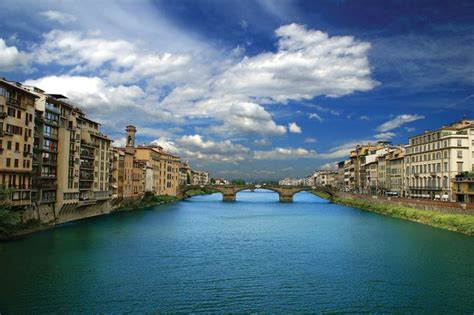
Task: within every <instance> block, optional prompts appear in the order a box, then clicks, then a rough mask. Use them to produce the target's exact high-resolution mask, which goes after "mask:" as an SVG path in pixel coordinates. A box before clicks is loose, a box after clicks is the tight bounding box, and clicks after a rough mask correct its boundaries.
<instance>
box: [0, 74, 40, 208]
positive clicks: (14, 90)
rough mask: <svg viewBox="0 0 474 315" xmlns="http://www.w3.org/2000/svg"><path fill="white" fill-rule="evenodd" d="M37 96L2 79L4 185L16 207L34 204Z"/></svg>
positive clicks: (0, 164) (0, 180) (0, 182)
mask: <svg viewBox="0 0 474 315" xmlns="http://www.w3.org/2000/svg"><path fill="white" fill-rule="evenodd" d="M35 99H36V95H35V94H33V93H31V92H29V91H27V90H25V89H23V88H22V86H21V84H19V83H16V82H10V81H7V80H5V79H0V186H1V187H4V188H8V189H9V190H10V191H11V193H10V194H9V196H7V198H8V203H9V204H10V205H11V206H12V208H14V209H21V208H25V207H28V206H30V205H31V188H32V187H31V183H32V178H31V177H32V176H31V175H32V174H31V173H32V168H33V158H32V153H33V151H32V150H33V130H34V115H35Z"/></svg>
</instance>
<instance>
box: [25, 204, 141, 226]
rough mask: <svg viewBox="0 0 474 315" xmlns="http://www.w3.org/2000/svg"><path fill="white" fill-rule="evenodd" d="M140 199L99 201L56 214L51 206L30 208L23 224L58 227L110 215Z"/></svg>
mask: <svg viewBox="0 0 474 315" xmlns="http://www.w3.org/2000/svg"><path fill="white" fill-rule="evenodd" d="M137 199H140V198H128V199H123V198H115V199H109V200H102V201H97V202H96V203H94V204H91V205H84V206H77V205H74V206H72V207H70V208H69V209H67V210H64V211H63V210H61V211H59V213H55V211H54V208H53V207H52V206H49V205H40V206H39V207H37V208H29V209H27V210H24V211H23V212H22V222H24V223H26V222H31V221H36V222H38V223H39V224H46V225H56V224H60V223H65V222H70V221H75V220H80V219H85V218H89V217H95V216H99V215H104V214H109V213H111V212H113V211H115V210H117V209H119V208H122V207H124V206H126V205H127V204H129V203H131V202H134V201H137Z"/></svg>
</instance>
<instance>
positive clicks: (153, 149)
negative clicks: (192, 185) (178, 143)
mask: <svg viewBox="0 0 474 315" xmlns="http://www.w3.org/2000/svg"><path fill="white" fill-rule="evenodd" d="M135 157H136V158H137V159H138V160H141V161H144V162H145V163H146V164H147V165H148V167H149V168H150V169H151V170H152V171H151V173H152V174H153V179H152V182H153V185H152V187H153V191H154V193H155V194H157V195H168V196H176V195H177V188H178V185H179V167H180V159H179V157H178V156H174V155H171V154H169V153H166V152H164V151H163V148H162V147H160V146H157V145H141V146H138V147H137V148H136V153H135ZM148 177H151V176H147V178H148ZM146 186H147V187H149V186H150V185H149V184H147V185H146Z"/></svg>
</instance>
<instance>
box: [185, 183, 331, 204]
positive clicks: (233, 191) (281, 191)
mask: <svg viewBox="0 0 474 315" xmlns="http://www.w3.org/2000/svg"><path fill="white" fill-rule="evenodd" d="M203 188H204V189H213V190H216V191H218V192H220V193H221V194H222V200H223V201H235V196H236V195H237V193H238V192H239V191H242V190H255V189H268V190H271V191H274V192H276V193H278V196H279V199H280V202H293V196H294V195H295V194H296V193H299V192H301V191H320V192H324V193H326V194H328V195H329V196H330V199H331V200H332V199H333V198H334V197H335V195H336V190H335V189H334V188H331V187H323V186H280V185H268V186H260V185H203V186H200V185H187V186H179V187H178V189H177V196H178V198H184V197H186V192H188V191H191V190H199V189H203Z"/></svg>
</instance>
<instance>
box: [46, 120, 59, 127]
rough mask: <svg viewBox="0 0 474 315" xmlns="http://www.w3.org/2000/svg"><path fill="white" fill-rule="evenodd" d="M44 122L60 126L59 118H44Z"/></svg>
mask: <svg viewBox="0 0 474 315" xmlns="http://www.w3.org/2000/svg"><path fill="white" fill-rule="evenodd" d="M44 123H45V124H48V125H52V126H59V121H57V120H52V119H47V118H45V119H44Z"/></svg>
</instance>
